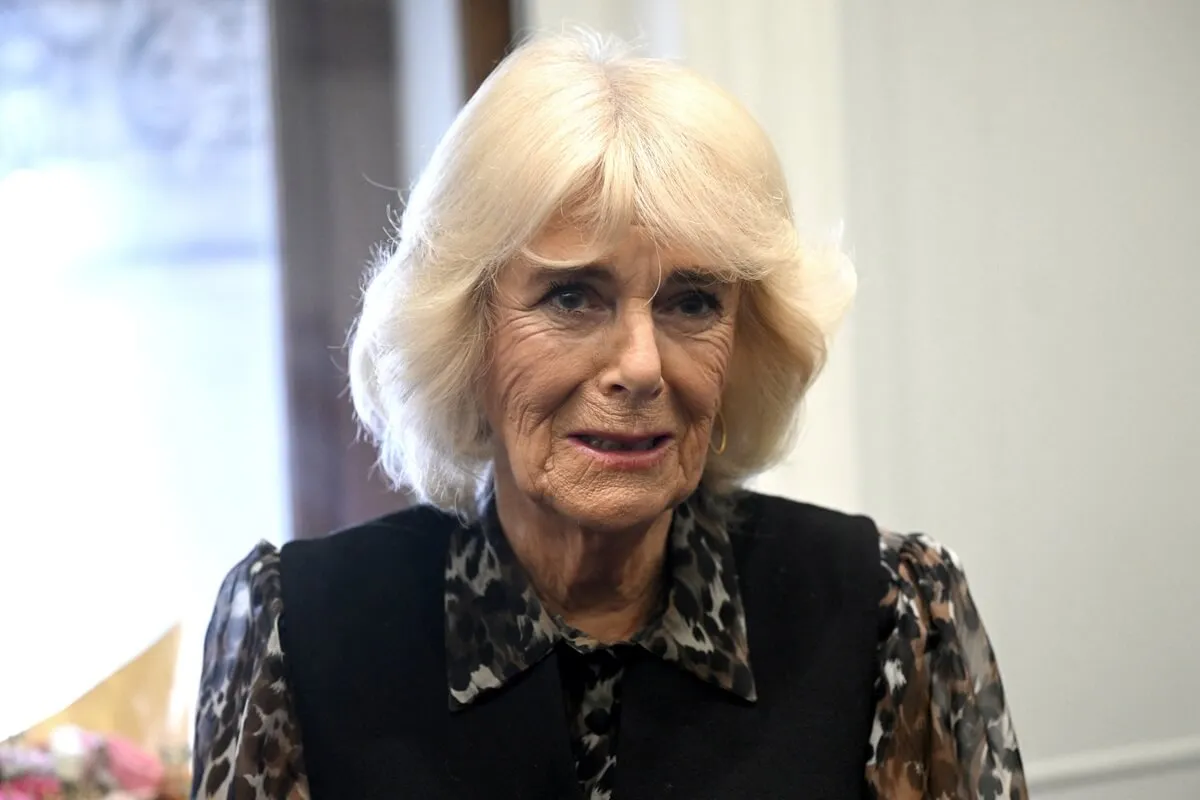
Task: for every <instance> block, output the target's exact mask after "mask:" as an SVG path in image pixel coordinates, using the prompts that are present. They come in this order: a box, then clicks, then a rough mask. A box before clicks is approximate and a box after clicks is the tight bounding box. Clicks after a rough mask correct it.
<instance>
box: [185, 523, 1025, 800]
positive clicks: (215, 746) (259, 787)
mask: <svg viewBox="0 0 1200 800" xmlns="http://www.w3.org/2000/svg"><path fill="white" fill-rule="evenodd" d="M698 509H699V510H698ZM708 510H709V509H708V508H700V507H699V506H697V505H694V503H692V502H689V503H685V504H684V505H682V506H680V507H679V508H678V509H677V511H676V514H675V517H674V520H673V523H672V530H671V534H670V540H669V541H670V547H669V551H668V574H669V576H670V577H669V586H668V591H667V593H666V596H665V598H664V602H663V606H662V608H660V610H659V613H658V614H656V615H655V616H654V618H653V622H652V623H651V624H650V625H648V626H647V627H646V628H645V629H644V630H643V631H642V632H640V633H639V634H638V635H636V636H635V637H634V638H633V639H632V640H631V641H629V642H626V643H622V644H618V645H615V646H611V645H610V646H606V645H603V644H601V643H600V642H597V641H596V640H594V639H591V638H590V637H588V636H587V635H586V634H584V633H582V632H581V631H578V630H575V629H573V628H571V627H570V626H569V625H567V624H566V623H565V622H564V621H563V620H562V619H561V618H557V617H556V616H554V615H552V614H551V613H550V612H549V611H548V610H547V609H546V608H545V607H544V606H543V605H542V604H541V602H540V601H539V600H538V598H537V596H536V594H535V593H534V591H533V588H532V586H531V585H530V584H529V581H528V580H527V579H526V577H525V576H524V574H523V572H522V571H521V569H520V566H519V565H518V564H517V562H516V559H515V557H514V556H513V554H512V551H511V550H510V549H509V548H508V545H507V542H506V540H505V539H504V536H503V534H502V532H501V531H500V529H499V524H498V522H497V521H496V518H495V515H494V511H492V512H489V513H487V514H485V515H484V516H483V517H482V524H479V525H475V526H472V527H470V528H461V529H459V530H458V531H457V532H456V533H455V535H454V536H453V537H452V538H451V542H450V545H449V548H448V552H447V561H446V596H445V602H446V644H447V665H448V675H447V685H448V691H447V694H448V705H449V708H450V713H459V712H462V711H463V710H464V709H465V708H466V707H468V706H470V705H471V704H472V703H473V702H475V701H476V700H477V699H478V698H480V697H483V696H485V695H486V694H487V693H489V692H494V691H499V690H500V689H501V688H502V687H503V686H504V685H505V684H506V683H507V682H508V681H510V680H512V679H513V678H514V677H515V676H517V675H519V674H520V673H521V672H522V671H524V670H525V669H528V668H529V667H531V666H533V665H534V664H536V663H537V662H538V661H539V660H541V659H542V658H545V657H547V656H549V655H550V654H551V653H552V652H557V654H558V658H559V659H560V673H561V675H562V678H563V694H564V699H565V703H566V708H567V713H568V715H569V722H570V730H571V731H572V734H573V741H572V747H573V751H574V754H575V759H576V770H577V774H578V777H579V780H580V783H581V784H582V786H583V787H584V789H585V795H586V796H588V797H589V798H591V800H611V798H612V788H611V787H612V780H613V775H614V773H615V770H616V769H617V768H618V766H617V762H616V739H617V736H618V734H619V720H620V685H621V678H622V675H623V672H624V664H625V661H626V659H627V658H628V656H629V654H630V652H631V651H632V650H633V649H635V648H642V649H644V650H647V651H649V652H650V653H652V654H654V655H655V656H657V657H660V658H662V659H664V660H667V661H670V662H672V663H674V664H676V665H677V666H678V667H679V668H681V669H683V670H686V671H688V672H691V673H693V674H694V675H696V676H697V677H699V678H700V679H702V680H706V681H710V682H712V683H714V684H715V685H717V686H719V687H721V688H722V689H724V690H725V691H729V692H732V693H734V694H736V695H738V696H740V697H742V698H744V699H746V700H754V699H755V687H754V677H753V673H752V671H751V669H750V660H749V652H748V647H747V643H746V622H745V616H744V613H743V610H742V603H741V596H740V593H739V591H738V586H737V579H736V576H735V575H734V572H733V563H734V562H733V557H732V552H731V549H730V543H729V535H728V533H727V531H726V528H725V525H724V524H723V523H722V521H721V516H720V515H719V514H718V515H713V514H710V513H707V512H708ZM879 552H880V568H881V569H883V570H884V571H885V573H886V575H887V577H888V590H887V592H886V594H885V595H884V596H883V597H882V598H880V641H879V650H878V664H879V668H878V669H879V671H878V678H877V679H876V686H875V693H876V698H875V701H876V706H875V707H876V713H875V719H874V724H873V726H872V732H871V738H870V742H869V743H864V744H869V756H868V757H867V758H866V759H865V763H864V765H863V768H864V777H865V781H866V784H867V786H868V787H869V788H870V790H871V792H872V793H873V796H874V797H876V798H886V799H887V800H921V799H922V798H930V799H931V800H941V799H942V798H966V799H967V800H984V798H986V799H987V800H992V798H1015V799H1019V800H1025V798H1027V797H1028V792H1027V790H1026V787H1025V779H1024V773H1023V770H1022V765H1021V757H1020V751H1019V749H1018V746H1017V740H1016V735H1015V733H1014V731H1013V727H1012V722H1011V719H1010V716H1009V712H1008V708H1007V705H1006V703H1005V699H1004V689H1003V686H1002V684H1001V681H1000V673H999V670H998V668H997V665H996V660H995V657H994V654H993V652H992V648H991V644H990V642H989V640H988V637H987V633H986V631H985V630H984V627H983V624H982V622H981V621H980V618H979V614H978V612H977V610H976V608H975V604H974V602H973V601H972V599H971V594H970V592H969V590H968V587H967V583H966V579H965V577H964V576H963V571H962V568H961V566H960V565H959V562H958V560H957V558H956V557H955V556H954V554H953V553H952V552H951V551H950V550H948V549H947V548H945V547H943V546H941V545H939V544H938V543H937V542H935V541H933V540H932V539H930V538H929V537H926V536H923V535H908V536H904V535H899V534H894V533H891V532H887V531H881V532H880V538H879ZM279 582H280V577H279V555H278V552H277V551H276V549H275V548H274V547H273V546H272V545H270V544H267V543H265V542H264V543H261V544H259V545H258V546H257V547H256V548H255V549H254V550H253V551H252V552H251V553H250V554H249V555H248V556H247V557H246V558H245V559H243V560H242V562H241V563H239V564H238V565H237V566H236V567H234V569H233V570H232V571H231V572H230V573H229V575H228V576H227V577H226V579H225V581H224V583H223V585H222V587H221V591H220V594H219V596H218V600H217V604H216V608H215V610H214V613H213V618H212V622H211V623H210V626H209V630H208V635H207V637H206V641H205V655H204V669H203V675H202V680H201V687H200V699H199V705H198V709H197V718H196V738H195V756H194V763H193V788H192V796H193V797H194V798H230V799H234V800H301V799H302V798H303V799H305V800H306V799H307V798H308V797H309V791H308V782H307V778H306V774H305V768H304V757H303V746H302V740H301V735H300V729H299V726H298V723H297V720H296V717H295V713H294V711H293V705H292V698H291V695H290V693H289V690H288V687H287V685H286V682H285V680H284V674H285V673H284V669H283V664H284V659H285V654H284V653H283V651H282V649H281V646H280V639H279V620H280V618H281V616H282V614H283V613H284V609H283V604H282V600H281V595H280V589H279ZM705 609H708V610H705ZM559 644H562V645H563V646H562V647H559V646H558V645H559Z"/></svg>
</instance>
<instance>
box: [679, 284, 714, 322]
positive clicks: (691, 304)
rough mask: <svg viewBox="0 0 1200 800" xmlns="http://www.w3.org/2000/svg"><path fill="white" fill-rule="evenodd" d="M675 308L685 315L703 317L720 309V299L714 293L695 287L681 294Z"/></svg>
mask: <svg viewBox="0 0 1200 800" xmlns="http://www.w3.org/2000/svg"><path fill="white" fill-rule="evenodd" d="M675 309H676V310H677V311H679V312H680V313H681V314H683V315H684V316H687V317H703V316H706V315H708V314H712V313H715V312H717V311H720V310H721V301H720V300H718V299H717V296H716V295H714V294H711V293H709V292H702V291H700V290H699V289H695V290H692V291H690V292H686V293H684V294H683V295H681V296H680V297H679V299H678V300H677V301H676V302H675Z"/></svg>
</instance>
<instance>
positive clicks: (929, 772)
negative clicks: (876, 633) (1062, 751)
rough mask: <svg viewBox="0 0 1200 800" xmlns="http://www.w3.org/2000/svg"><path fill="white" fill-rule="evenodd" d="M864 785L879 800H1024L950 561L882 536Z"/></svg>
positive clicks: (993, 668) (1002, 706)
mask: <svg viewBox="0 0 1200 800" xmlns="http://www.w3.org/2000/svg"><path fill="white" fill-rule="evenodd" d="M880 555H881V559H882V565H883V569H884V570H885V572H886V573H887V577H888V582H889V588H888V591H887V594H886V595H885V596H884V598H883V600H882V602H881V605H880V612H881V624H880V648H879V677H878V679H877V681H876V701H877V705H876V714H875V724H874V727H873V730H872V735H871V757H870V760H869V762H868V765H867V779H868V783H869V784H870V785H871V787H872V788H873V789H874V791H875V795H876V797H879V798H887V800H921V799H922V798H931V799H933V800H940V799H941V798H956V799H957V798H961V799H962V800H984V798H987V799H988V800H991V799H992V798H1014V800H1016V799H1019V800H1026V798H1027V797H1028V790H1027V789H1026V786H1025V773H1024V770H1023V767H1022V765H1021V754H1020V750H1019V748H1018V746H1017V737H1016V733H1015V732H1014V731H1013V725H1012V719H1011V718H1010V716H1009V711H1008V705H1007V704H1006V702H1005V699H1004V687H1003V685H1002V684H1001V681H1000V670H999V667H998V666H997V664H996V656H995V653H994V652H993V651H992V645H991V642H990V641H989V639H988V635H987V631H986V630H985V629H984V626H983V622H982V621H981V620H980V618H979V612H978V610H977V609H976V608H975V602H974V600H972V598H971V592H970V590H969V589H968V587H967V579H966V577H965V575H964V574H963V570H962V567H961V565H960V564H959V561H958V559H957V557H956V556H955V555H954V553H952V552H951V551H950V550H949V549H947V548H945V547H943V546H942V545H940V544H938V543H937V542H935V541H934V540H932V539H930V538H929V537H927V536H922V535H910V536H902V535H898V534H893V533H887V532H884V533H882V534H881V538H880Z"/></svg>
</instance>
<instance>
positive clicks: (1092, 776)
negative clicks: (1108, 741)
mask: <svg viewBox="0 0 1200 800" xmlns="http://www.w3.org/2000/svg"><path fill="white" fill-rule="evenodd" d="M1168 769H1170V770H1174V769H1200V735H1197V736H1180V737H1178V738H1174V739H1158V740H1155V741H1147V742H1134V743H1132V744H1127V745H1122V746H1120V747H1109V748H1097V749H1095V750H1085V751H1082V752H1079V753H1071V754H1070V755H1065V756H1056V757H1054V758H1043V759H1040V760H1038V761H1034V762H1033V763H1030V764H1028V765H1026V767H1025V776H1026V778H1027V780H1028V782H1029V788H1030V791H1031V792H1034V793H1037V792H1046V791H1052V790H1056V789H1068V788H1071V789H1073V788H1076V787H1079V786H1092V785H1095V784H1098V783H1111V782H1114V781H1118V780H1123V779H1126V778H1132V777H1137V776H1139V775H1144V774H1147V773H1150V772H1159V771H1162V770H1168Z"/></svg>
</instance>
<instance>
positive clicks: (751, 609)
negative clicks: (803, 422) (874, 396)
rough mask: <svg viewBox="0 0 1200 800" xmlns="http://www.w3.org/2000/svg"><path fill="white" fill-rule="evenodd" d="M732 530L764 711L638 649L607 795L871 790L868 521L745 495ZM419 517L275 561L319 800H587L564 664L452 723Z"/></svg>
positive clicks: (437, 543) (431, 569)
mask: <svg viewBox="0 0 1200 800" xmlns="http://www.w3.org/2000/svg"><path fill="white" fill-rule="evenodd" d="M739 516H740V517H741V518H743V519H744V520H745V522H744V523H743V524H741V525H740V526H739V528H738V529H737V530H735V531H733V532H732V540H733V545H734V553H735V558H736V560H737V572H738V581H739V584H740V586H741V590H742V599H743V603H744V606H745V610H746V618H747V626H748V629H749V644H750V664H751V668H752V670H753V672H754V678H755V682H756V684H757V689H758V701H757V702H756V703H753V704H750V703H746V702H743V701H741V700H739V699H738V698H737V697H735V696H733V695H731V694H730V693H728V692H725V691H723V690H721V689H719V688H717V687H714V686H712V685H710V684H707V683H705V682H703V681H701V680H699V679H697V678H696V677H694V676H692V675H690V674H688V673H686V672H684V671H683V670H681V669H680V668H679V667H677V666H676V665H674V664H670V663H667V662H664V661H661V660H659V659H657V658H655V657H654V656H651V655H650V654H648V653H646V654H643V655H642V656H641V657H640V658H639V660H636V661H635V662H634V663H633V664H631V665H630V666H629V667H628V668H627V670H626V673H625V678H624V683H623V685H622V701H621V718H620V725H619V730H618V738H617V748H618V750H617V766H616V786H615V789H614V793H613V800H660V798H671V797H677V798H682V799H683V800H706V799H707V798H713V799H714V800H715V799H716V798H722V799H724V798H763V799H764V800H765V799H766V798H772V800H775V799H777V798H791V797H795V798H803V799H804V800H823V799H828V800H851V799H852V798H862V797H869V796H870V795H869V794H868V790H867V787H866V782H865V767H866V761H867V757H868V752H869V749H868V740H869V737H870V728H871V721H872V718H873V714H874V706H875V698H874V683H875V679H876V677H877V675H878V672H879V667H878V663H877V647H878V642H879V635H880V634H879V630H878V624H879V603H880V600H881V599H882V597H883V595H884V592H885V590H886V577H885V574H884V572H883V570H882V568H881V567H880V560H879V536H878V533H877V531H876V529H875V526H874V525H873V523H871V521H870V520H867V519H865V518H860V517H850V516H846V515H843V514H839V513H836V512H833V511H828V510H825V509H820V508H816V507H813V506H808V505H803V504H799V503H793V502H790V501H787V500H781V499H778V498H771V497H764V496H761V495H753V494H750V495H747V496H746V497H745V498H744V499H743V500H742V502H741V508H740V512H739ZM457 524H458V522H457V521H456V520H455V519H453V518H451V517H448V516H446V515H444V514H441V513H440V512H437V511H434V510H431V509H428V508H418V509H411V510H408V511H404V512H400V513H398V514H394V515H392V516H389V517H384V518H382V519H380V520H377V521H375V522H372V523H368V524H365V525H362V526H359V527H356V528H353V529H351V530H348V531H345V532H343V533H339V534H337V535H334V536H331V537H328V538H325V539H320V540H312V541H301V542H292V543H289V544H288V545H286V546H285V547H284V548H283V551H282V558H281V569H282V589H283V605H284V615H283V622H282V627H281V636H282V645H283V648H284V653H285V657H286V662H287V665H288V666H287V669H288V675H287V678H288V681H289V685H290V687H291V689H292V692H293V695H294V701H295V706H296V712H297V715H298V717H299V721H300V728H301V731H302V736H303V746H304V761H305V763H306V765H307V768H308V773H309V783H310V787H311V789H312V794H313V798H314V800H330V798H346V799H347V800H375V798H379V799H380V800H383V799H384V798H387V799H388V800H407V799H408V798H415V799H419V800H435V799H437V798H454V800H473V799H474V798H479V799H480V800H483V799H484V798H486V799H487V800H510V798H511V799H512V800H515V799H516V798H521V799H522V800H543V799H546V800H549V799H550V798H555V799H556V800H557V799H558V798H574V799H578V800H582V797H583V795H582V791H581V789H580V788H579V784H578V782H577V781H576V777H575V768H574V763H573V760H572V755H571V746H570V740H569V734H568V729H567V719H566V713H565V711H564V706H563V697H562V689H561V686H560V684H559V676H558V665H557V660H556V659H555V658H553V657H551V658H547V659H545V660H543V661H542V662H540V663H539V664H538V665H537V666H535V667H533V668H531V669H530V670H528V671H526V672H525V673H524V674H523V675H521V676H520V677H519V678H517V679H516V680H514V681H513V682H512V683H510V684H508V685H507V686H505V687H504V688H503V689H502V690H500V691H498V692H495V693H494V694H493V695H492V696H491V697H490V698H488V699H486V700H481V701H480V702H478V703H477V704H475V705H473V706H471V707H469V708H466V709H463V710H460V711H457V712H454V713H451V712H450V710H449V707H448V698H447V684H446V662H445V632H444V627H443V626H444V618H443V613H444V611H443V573H444V569H445V556H446V542H447V536H448V533H449V531H450V530H452V529H453V527H454V526H455V525H457Z"/></svg>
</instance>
